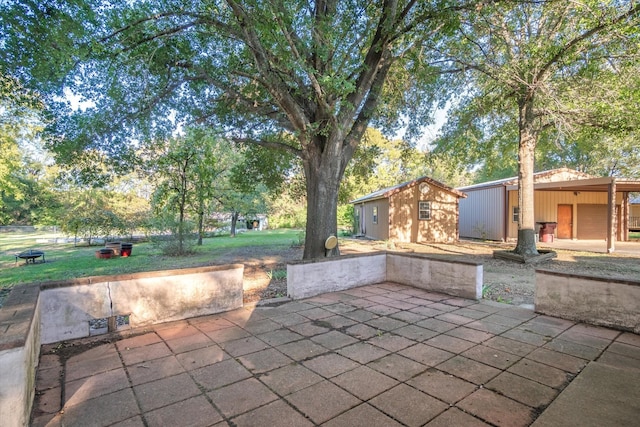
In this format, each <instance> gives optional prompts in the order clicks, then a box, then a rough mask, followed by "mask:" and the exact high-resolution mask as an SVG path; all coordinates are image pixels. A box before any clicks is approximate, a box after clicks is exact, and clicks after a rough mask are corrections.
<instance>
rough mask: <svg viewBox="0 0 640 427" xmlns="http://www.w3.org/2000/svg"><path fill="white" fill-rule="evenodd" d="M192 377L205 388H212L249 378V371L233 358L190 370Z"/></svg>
mask: <svg viewBox="0 0 640 427" xmlns="http://www.w3.org/2000/svg"><path fill="white" fill-rule="evenodd" d="M191 376H192V377H193V379H194V380H195V381H196V382H197V383H198V384H199V385H200V386H201V387H203V388H204V389H205V390H213V389H216V388H219V387H223V386H226V385H229V384H232V383H235V382H237V381H242V380H245V379H247V378H250V377H251V376H252V375H251V372H249V371H248V370H247V369H245V367H244V366H242V365H241V364H240V363H238V362H237V361H236V360H235V359H227V360H223V361H222V362H219V363H216V364H215V365H208V366H205V367H202V368H199V369H196V370H194V371H192V372H191Z"/></svg>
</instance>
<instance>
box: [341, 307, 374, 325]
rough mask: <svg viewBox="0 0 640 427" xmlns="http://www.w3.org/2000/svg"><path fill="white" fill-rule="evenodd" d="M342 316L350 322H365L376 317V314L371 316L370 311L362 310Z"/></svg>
mask: <svg viewBox="0 0 640 427" xmlns="http://www.w3.org/2000/svg"><path fill="white" fill-rule="evenodd" d="M342 315H343V316H344V317H347V318H349V319H351V320H355V321H356V322H366V321H368V320H372V319H375V318H377V317H378V315H377V314H373V313H372V312H370V311H367V310H362V309H357V310H354V311H351V312H348V313H343V314H342Z"/></svg>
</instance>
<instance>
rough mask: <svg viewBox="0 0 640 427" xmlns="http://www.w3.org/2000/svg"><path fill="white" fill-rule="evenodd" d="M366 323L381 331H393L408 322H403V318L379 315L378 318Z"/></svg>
mask: <svg viewBox="0 0 640 427" xmlns="http://www.w3.org/2000/svg"><path fill="white" fill-rule="evenodd" d="M365 323H366V324H367V325H369V326H371V327H372V328H376V329H379V330H381V331H392V330H394V329H398V328H401V327H403V326H407V323H405V322H403V321H402V320H398V319H392V318H391V317H386V316H384V317H378V318H377V319H372V320H369V321H368V322H365Z"/></svg>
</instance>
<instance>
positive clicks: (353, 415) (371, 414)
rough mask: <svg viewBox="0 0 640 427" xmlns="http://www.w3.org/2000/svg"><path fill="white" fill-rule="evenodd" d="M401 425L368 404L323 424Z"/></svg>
mask: <svg viewBox="0 0 640 427" xmlns="http://www.w3.org/2000/svg"><path fill="white" fill-rule="evenodd" d="M401 425H402V424H399V423H398V422H397V421H395V420H393V419H392V418H389V417H388V416H386V415H385V414H383V413H382V412H380V411H378V410H377V409H376V408H374V407H373V406H371V405H369V404H367V403H363V404H361V405H358V406H356V407H355V408H353V409H350V410H348V411H347V412H345V413H344V414H341V415H339V416H337V417H336V418H334V419H332V420H329V421H327V422H326V423H324V424H322V426H323V427H345V426H349V427H394V426H398V427H400V426H401Z"/></svg>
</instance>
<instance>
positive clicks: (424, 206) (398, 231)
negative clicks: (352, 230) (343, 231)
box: [351, 177, 466, 243]
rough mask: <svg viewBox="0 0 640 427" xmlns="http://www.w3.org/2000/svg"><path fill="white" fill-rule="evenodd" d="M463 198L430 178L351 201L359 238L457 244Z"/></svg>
mask: <svg viewBox="0 0 640 427" xmlns="http://www.w3.org/2000/svg"><path fill="white" fill-rule="evenodd" d="M464 197H466V195H465V194H464V193H463V192H461V191H458V190H456V189H454V188H451V187H449V186H447V185H445V184H443V183H441V182H438V181H436V180H434V179H431V178H429V177H422V178H418V179H415V180H413V181H409V182H404V183H402V184H398V185H395V186H393V187H389V188H384V189H381V190H378V191H376V192H373V193H371V194H367V195H366V196H363V197H360V198H358V199H356V200H353V201H352V202H351V203H352V204H353V205H354V211H355V215H356V223H357V224H356V232H357V234H359V235H360V236H364V237H368V238H371V239H376V240H392V241H395V242H405V243H419V242H439V243H448V242H454V241H456V240H458V201H459V199H461V198H464Z"/></svg>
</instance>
